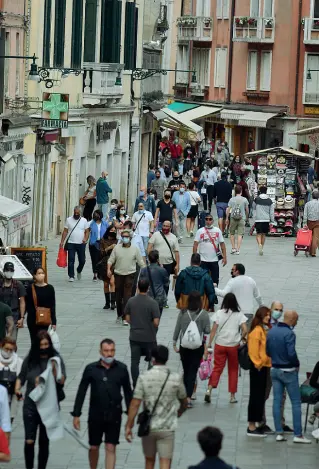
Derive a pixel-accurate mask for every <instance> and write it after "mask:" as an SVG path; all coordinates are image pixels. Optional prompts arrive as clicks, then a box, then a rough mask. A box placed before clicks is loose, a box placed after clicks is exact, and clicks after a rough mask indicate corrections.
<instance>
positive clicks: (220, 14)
mask: <svg viewBox="0 0 319 469" xmlns="http://www.w3.org/2000/svg"><path fill="white" fill-rule="evenodd" d="M216 17H217V18H218V19H221V18H222V17H223V0H217V5H216Z"/></svg>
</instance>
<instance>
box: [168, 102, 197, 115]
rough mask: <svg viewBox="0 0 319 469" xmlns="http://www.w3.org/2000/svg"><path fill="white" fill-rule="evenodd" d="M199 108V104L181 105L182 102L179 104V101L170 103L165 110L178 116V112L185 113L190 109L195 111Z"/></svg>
mask: <svg viewBox="0 0 319 469" xmlns="http://www.w3.org/2000/svg"><path fill="white" fill-rule="evenodd" d="M199 106H200V105H199V104H192V103H183V102H180V101H174V102H173V103H171V104H169V105H168V106H167V109H169V110H170V111H173V112H176V113H177V114H179V113H180V112H186V111H189V110H190V109H196V108H197V107H199Z"/></svg>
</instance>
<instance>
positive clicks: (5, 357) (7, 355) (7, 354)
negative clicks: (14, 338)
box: [1, 350, 13, 360]
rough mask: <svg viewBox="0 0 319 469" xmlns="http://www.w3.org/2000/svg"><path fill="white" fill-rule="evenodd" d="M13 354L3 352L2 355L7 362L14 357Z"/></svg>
mask: <svg viewBox="0 0 319 469" xmlns="http://www.w3.org/2000/svg"><path fill="white" fill-rule="evenodd" d="M12 353H13V352H6V351H5V350H1V355H2V357H3V358H4V359H5V360H8V358H11V357H12Z"/></svg>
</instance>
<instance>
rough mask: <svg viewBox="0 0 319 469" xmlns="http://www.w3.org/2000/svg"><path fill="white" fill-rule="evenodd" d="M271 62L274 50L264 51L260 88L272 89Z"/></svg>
mask: <svg viewBox="0 0 319 469" xmlns="http://www.w3.org/2000/svg"><path fill="white" fill-rule="evenodd" d="M271 62H272V52H271V51H263V52H262V53H261V60H260V90H261V91H270V89H271Z"/></svg>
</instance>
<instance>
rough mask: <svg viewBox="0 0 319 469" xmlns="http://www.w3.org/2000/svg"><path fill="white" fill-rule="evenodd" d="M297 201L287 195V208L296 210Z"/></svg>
mask: <svg viewBox="0 0 319 469" xmlns="http://www.w3.org/2000/svg"><path fill="white" fill-rule="evenodd" d="M294 206H295V199H294V198H293V197H292V196H291V195H286V197H285V208H294Z"/></svg>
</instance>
